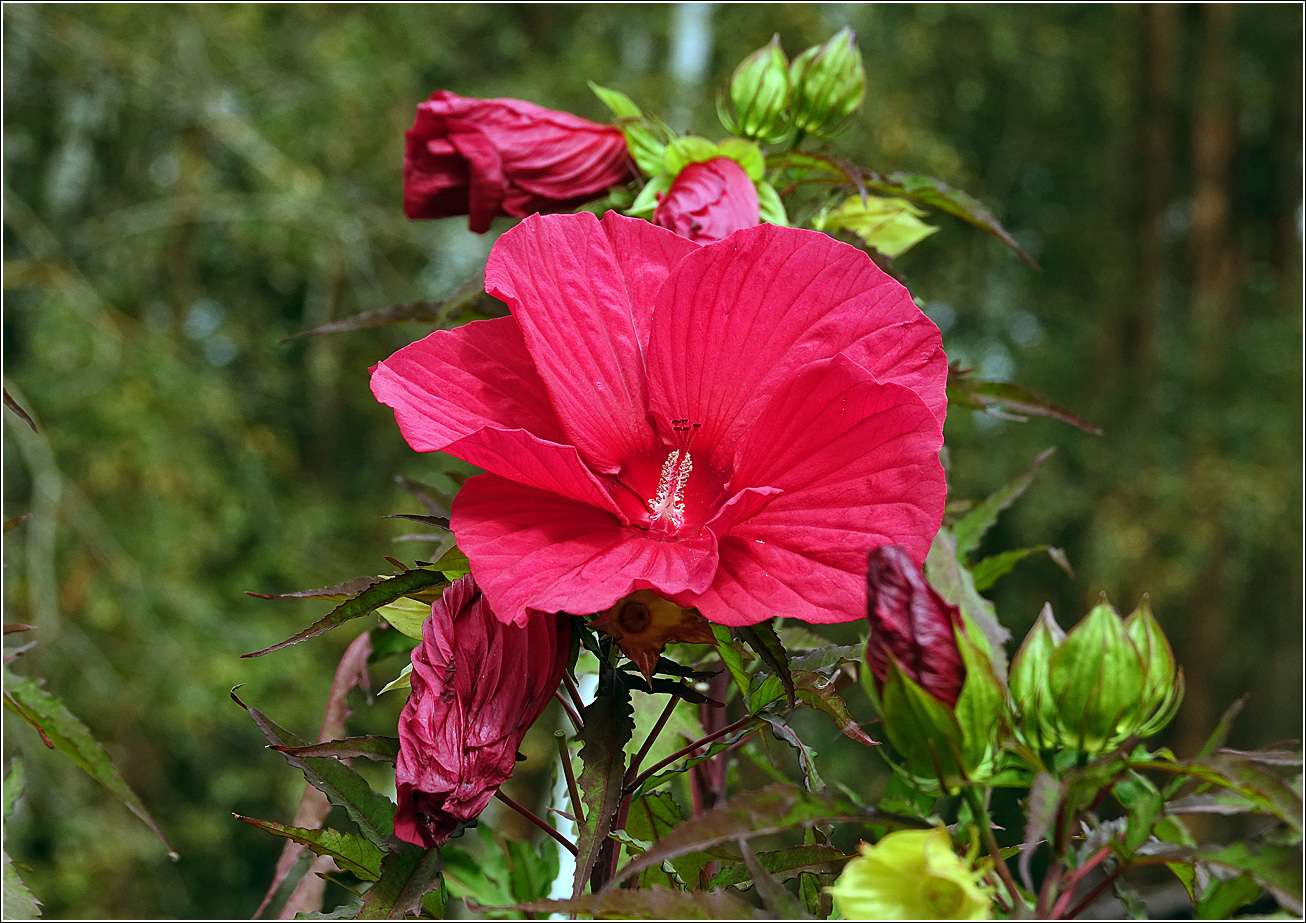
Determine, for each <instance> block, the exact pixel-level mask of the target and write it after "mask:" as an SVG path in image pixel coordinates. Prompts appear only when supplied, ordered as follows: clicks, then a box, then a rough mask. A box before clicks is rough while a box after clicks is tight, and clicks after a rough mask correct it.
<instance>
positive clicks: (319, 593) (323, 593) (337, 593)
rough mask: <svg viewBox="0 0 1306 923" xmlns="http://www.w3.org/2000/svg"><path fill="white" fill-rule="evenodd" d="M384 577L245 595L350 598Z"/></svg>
mask: <svg viewBox="0 0 1306 923" xmlns="http://www.w3.org/2000/svg"><path fill="white" fill-rule="evenodd" d="M384 579H385V578H384V577H355V578H354V579H353V580H347V581H345V582H344V583H337V584H336V585H335V586H324V587H322V588H320V589H316V590H298V591H296V592H294V593H252V592H249V591H246V592H245V595H246V596H253V597H254V598H255V599H349V598H350V597H353V596H357V595H358V594H359V593H361V592H363V591H364V590H366V589H367V588H368V587H370V586H375V585H376V584H378V583H380V582H381V581H382V580H384Z"/></svg>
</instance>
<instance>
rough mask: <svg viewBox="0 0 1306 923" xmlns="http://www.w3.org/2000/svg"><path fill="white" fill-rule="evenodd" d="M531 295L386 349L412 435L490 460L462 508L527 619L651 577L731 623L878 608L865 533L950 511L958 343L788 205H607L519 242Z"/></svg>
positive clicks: (612, 594) (512, 615) (515, 265)
mask: <svg viewBox="0 0 1306 923" xmlns="http://www.w3.org/2000/svg"><path fill="white" fill-rule="evenodd" d="M485 278H486V290H487V291H488V292H489V293H490V294H492V295H494V296H495V297H496V298H499V299H501V300H503V301H505V302H506V303H507V304H508V305H509V307H510V308H511V310H512V316H510V317H503V318H496V319H493V320H487V321H476V322H474V323H471V324H467V325H466V326H464V327H460V328H458V329H456V330H441V331H437V332H435V333H432V334H431V335H430V336H428V337H426V338H425V339H423V340H419V341H418V342H416V343H413V344H411V345H409V346H407V347H405V348H404V349H401V350H400V351H399V352H397V353H395V354H394V355H393V356H391V357H390V358H389V359H387V360H385V361H384V362H382V363H380V364H378V365H377V366H375V367H374V369H373V371H372V393H373V394H375V395H376V397H377V399H378V400H379V401H381V402H382V403H384V404H387V405H389V406H390V407H393V408H394V410H395V419H396V421H397V422H398V424H399V428H400V430H401V431H402V432H403V434H404V438H405V439H406V440H407V441H408V444H409V445H410V446H412V447H413V448H414V449H416V450H417V451H419V452H429V451H446V452H448V453H449V454H451V455H454V456H456V457H458V458H461V459H463V460H465V461H468V462H470V463H472V464H474V465H478V466H480V467H481V468H484V469H485V470H486V472H487V473H486V474H482V475H479V476H477V477H474V478H471V479H470V480H468V481H467V483H466V484H465V485H464V486H463V488H462V490H461V491H460V492H459V493H458V496H457V498H456V499H455V500H454V504H453V529H454V532H455V533H456V534H457V536H458V545H459V547H460V548H461V549H462V550H463V551H464V552H466V554H467V557H468V558H469V559H470V561H471V568H472V573H474V574H475V575H476V579H477V582H478V583H479V585H480V587H481V589H482V590H483V591H484V593H485V595H486V597H487V598H488V599H489V600H490V604H491V605H492V606H493V608H494V611H495V612H496V613H497V614H498V616H499V617H500V618H502V619H505V620H508V621H517V622H524V621H525V620H526V619H527V618H528V614H529V612H530V611H531V610H539V611H541V612H570V613H575V614H589V613H595V612H602V611H604V610H605V609H608V608H609V607H611V606H612V605H613V604H614V603H615V602H616V601H617V600H619V599H622V598H623V597H625V596H627V595H629V594H630V593H632V592H633V591H635V590H640V589H649V590H653V591H654V592H656V593H658V594H659V595H661V596H662V597H664V598H666V599H669V600H671V601H673V602H675V603H676V604H677V605H680V606H683V607H685V608H697V609H698V610H699V611H700V612H701V613H702V614H703V615H704V616H705V617H706V618H708V619H710V620H711V621H714V622H718V623H721V624H726V625H751V624H755V623H757V622H760V621H763V620H765V619H769V618H771V617H772V616H775V615H783V616H788V617H792V618H798V619H802V620H805V621H808V622H843V621H851V620H853V619H857V618H862V617H863V616H864V614H865V611H866V610H865V599H866V597H865V595H864V593H865V580H864V575H865V573H866V553H867V552H868V551H869V550H870V549H871V548H875V547H878V546H880V545H885V544H903V545H906V546H907V547H908V549H909V551H910V554H911V555H912V556H913V557H914V558H915V559H916V560H918V561H920V560H924V558H925V554H926V552H927V551H928V550H929V547H930V542H931V541H932V540H933V538H934V534H935V533H936V532H937V531H938V528H939V523H940V521H941V520H942V517H943V499H944V492H945V485H944V479H943V469H942V467H941V466H940V465H939V459H938V452H939V448H940V447H941V446H942V443H943V417H944V413H945V410H946V406H947V404H946V397H945V395H944V385H945V382H946V379H947V358H946V357H945V356H944V354H943V349H942V346H941V343H940V337H939V330H938V328H937V327H935V326H934V324H932V323H931V322H930V321H929V319H928V318H926V317H925V315H924V314H922V313H921V312H920V310H919V309H918V308H917V307H916V305H915V304H914V303H913V301H912V299H911V296H910V295H909V294H908V293H907V290H906V289H905V288H903V287H902V286H901V285H899V284H898V283H897V282H895V281H894V280H893V279H891V278H890V277H889V276H888V275H886V274H885V273H884V272H882V271H881V270H880V269H879V268H877V267H876V266H875V264H874V263H872V262H871V260H870V258H869V257H868V256H867V255H866V254H865V253H863V252H861V251H860V250H857V249H855V248H853V247H850V246H848V245H847V244H843V243H840V242H838V241H836V240H833V239H831V238H830V237H828V236H826V235H825V234H820V233H817V232H815V231H803V230H798V229H795V228H787V227H779V226H777V225H770V224H763V225H758V226H757V227H752V228H745V229H743V230H742V231H737V232H736V233H734V234H732V235H731V236H730V237H729V239H727V240H723V241H717V242H714V243H708V244H702V245H700V244H695V243H692V242H691V241H688V240H686V239H685V238H683V237H677V236H676V235H675V234H673V233H671V232H670V231H667V230H665V229H663V228H659V227H655V226H653V225H651V224H649V223H648V222H646V221H640V220H638V219H633V218H623V217H621V216H620V215H615V214H612V213H608V214H607V215H606V216H604V218H603V220H602V221H601V222H600V221H599V220H598V219H596V218H595V217H594V216H593V215H589V214H585V213H581V214H577V215H553V216H533V217H530V218H527V219H526V220H525V221H523V222H522V223H521V224H519V225H518V226H517V227H515V228H513V229H512V230H510V231H508V232H507V233H506V234H504V235H503V236H502V237H501V238H499V240H498V242H497V243H496V244H495V246H494V249H493V251H492V252H491V253H490V258H489V262H488V265H487V266H486V273H485Z"/></svg>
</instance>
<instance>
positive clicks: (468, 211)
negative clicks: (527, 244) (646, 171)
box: [404, 90, 634, 234]
mask: <svg viewBox="0 0 1306 923" xmlns="http://www.w3.org/2000/svg"><path fill="white" fill-rule="evenodd" d="M405 137H406V138H407V147H406V149H405V151H404V214H406V215H407V216H408V217H409V218H447V217H449V216H450V215H470V216H471V220H470V221H469V225H470V227H471V229H472V230H473V231H475V232H476V233H478V234H484V233H485V232H486V231H488V230H489V229H490V221H491V220H493V219H494V218H495V217H497V216H499V215H512V216H514V217H517V218H524V217H526V216H527V215H531V214H534V213H535V212H543V211H566V210H568V209H571V208H575V207H576V206H578V205H582V204H584V203H585V202H588V201H590V200H591V199H594V198H597V197H598V196H600V195H602V194H603V192H604V191H605V190H606V189H608V187H610V186H615V185H617V184H618V183H624V182H625V181H626V180H628V179H630V178H631V177H632V176H633V175H634V174H633V173H632V167H631V161H630V157H629V156H628V155H627V153H626V140H625V138H624V137H622V134H621V132H620V131H618V130H617V129H615V128H612V127H611V126H608V125H600V124H598V123H597V122H591V121H589V120H588V119H582V118H580V117H579V116H575V115H572V114H571V113H569V112H558V111H556V110H554V109H545V108H544V107H542V106H536V105H534V104H533V103H528V102H523V101H521V100H519V99H468V98H466V97H462V96H459V95H457V94H456V93H450V92H449V91H448V90H439V91H437V92H435V93H433V94H431V98H430V99H428V100H427V101H426V102H424V103H422V104H421V105H419V106H418V107H417V119H416V121H414V122H413V127H412V128H411V129H409V130H408V132H407V134H406V135H405Z"/></svg>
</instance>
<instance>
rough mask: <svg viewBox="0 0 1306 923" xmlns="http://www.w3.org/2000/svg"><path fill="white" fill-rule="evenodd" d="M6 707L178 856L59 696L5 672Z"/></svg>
mask: <svg viewBox="0 0 1306 923" xmlns="http://www.w3.org/2000/svg"><path fill="white" fill-rule="evenodd" d="M5 678H6V685H5V690H4V703H5V706H6V707H7V708H8V709H9V710H10V711H12V712H14V713H15V714H17V715H18V716H19V717H21V718H22V719H23V720H25V721H27V722H28V723H29V724H31V725H32V726H33V727H35V728H36V729H37V731H38V732H39V733H40V735H41V738H42V740H44V741H45V743H46V746H48V747H50V748H52V749H57V750H59V751H61V752H63V753H65V754H67V755H68V756H69V757H70V758H71V759H72V761H73V762H74V763H76V764H77V765H78V766H79V767H80V768H81V769H82V770H83V771H84V772H85V773H86V774H87V775H89V776H90V777H91V778H92V779H94V780H95V781H96V782H99V783H100V784H101V785H103V786H104V787H105V788H107V789H108V790H109V791H110V792H112V793H113V794H114V796H115V797H116V798H117V799H118V800H119V801H121V802H122V803H123V804H124V805H126V806H127V810H129V811H131V812H132V813H133V814H135V815H136V816H137V817H139V818H140V819H141V820H142V821H143V822H144V823H145V825H146V826H147V827H149V828H150V829H151V830H153V831H154V835H155V836H157V837H158V838H159V841H160V842H161V843H163V846H164V848H165V849H167V850H168V856H169V857H170V858H172V859H177V858H178V856H177V854H176V853H175V852H173V851H172V847H171V846H169V845H168V840H167V838H166V837H165V836H164V835H163V831H161V830H160V829H159V826H158V824H156V823H155V822H154V818H153V817H151V816H150V812H149V811H147V810H145V805H144V804H143V803H142V802H141V799H140V798H138V797H137V795H136V793H135V792H133V791H132V790H131V788H130V786H128V785H127V783H126V782H125V781H124V780H123V777H122V775H121V774H120V773H119V772H118V769H117V767H116V766H114V765H113V761H112V760H111V759H109V754H107V753H105V752H104V748H103V747H101V746H100V745H99V744H98V743H96V741H95V738H93V737H92V736H91V732H90V731H89V730H87V727H86V725H84V724H82V722H81V721H80V720H79V719H78V718H77V716H76V715H74V714H73V713H72V712H70V711H69V710H68V709H67V708H66V707H65V706H64V704H63V702H61V701H59V699H57V698H55V697H54V696H52V695H50V694H49V693H48V692H46V691H45V690H44V689H42V688H41V687H40V686H39V685H37V682H36V680H33V679H14V678H12V677H10V676H9V674H7V673H6V675H5Z"/></svg>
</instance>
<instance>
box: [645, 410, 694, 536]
mask: <svg viewBox="0 0 1306 923" xmlns="http://www.w3.org/2000/svg"><path fill="white" fill-rule="evenodd" d="M699 426H700V424H698V423H694V424H690V422H689V420H672V421H671V429H672V431H673V432H675V434H676V436H675V439H676V448H675V449H674V450H672V451H671V452H670V453H669V454H668V455H667V459H666V461H664V462H663V463H662V474H661V476H660V477H659V478H658V489H657V493H656V494H655V495H654V496H653V499H651V500H649V501H648V511H649V514H650V515H651V516H652V521H651V522H650V523H649V525H650V527H652V528H659V527H660V528H661V529H665V530H666V531H668V532H676V531H678V530H679V529H680V527H681V526H683V525H684V524H685V485H686V484H688V483H689V475H690V473H691V472H692V471H693V470H694V460H693V458H691V457H690V454H689V444H690V442H692V441H693V439H694V433H695V432H696V431H697V430H698V428H699Z"/></svg>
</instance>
